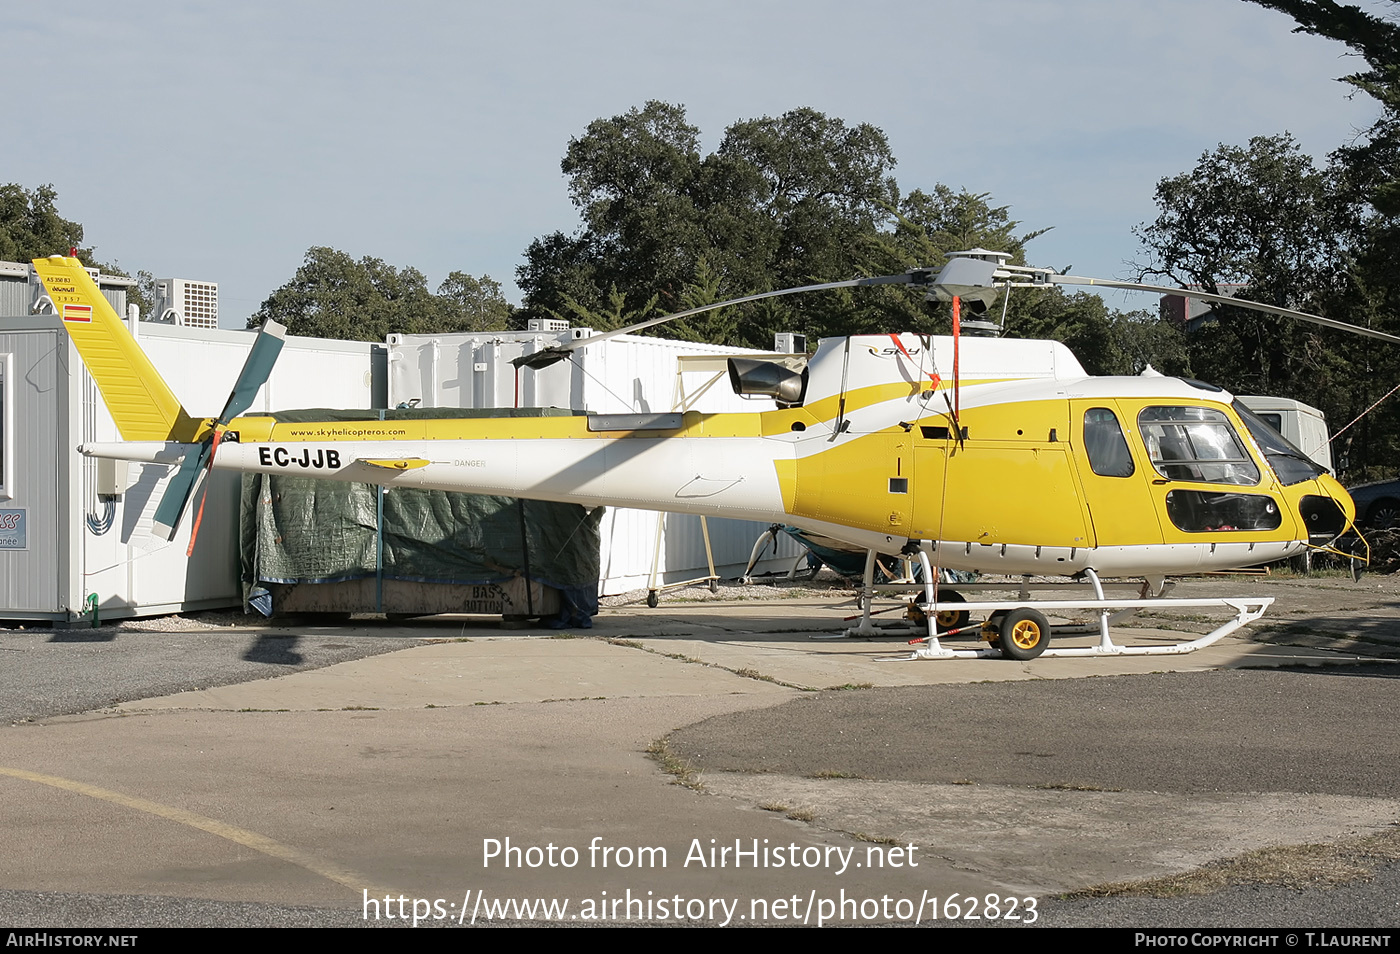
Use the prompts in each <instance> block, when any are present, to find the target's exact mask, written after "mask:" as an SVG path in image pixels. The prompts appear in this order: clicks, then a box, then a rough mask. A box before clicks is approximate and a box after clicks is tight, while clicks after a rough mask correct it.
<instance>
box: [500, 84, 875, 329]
mask: <svg viewBox="0 0 1400 954" xmlns="http://www.w3.org/2000/svg"><path fill="white" fill-rule="evenodd" d="M893 165H894V157H893V156H892V155H891V154H890V151H889V144H888V142H887V141H886V139H885V136H884V134H883V133H882V132H880V130H878V129H876V128H875V127H873V126H870V125H867V124H862V125H859V126H854V127H852V126H848V125H847V124H846V123H844V122H843V121H841V120H839V119H833V118H830V117H826V116H824V115H822V114H821V113H819V112H817V111H815V110H812V109H799V110H793V111H791V112H788V113H785V114H784V115H782V116H780V117H777V118H771V117H766V118H763V119H757V120H748V121H744V122H739V123H735V124H734V125H732V126H730V127H729V129H728V131H727V132H726V134H725V137H724V140H723V142H722V143H721V145H720V147H719V149H717V150H716V151H715V152H714V153H713V154H711V155H709V156H703V157H702V156H701V154H700V150H699V130H697V129H696V128H695V127H694V126H692V125H690V124H689V123H688V122H686V119H685V111H684V108H683V107H680V106H675V105H671V104H667V103H661V102H655V101H653V102H650V103H647V104H646V106H645V107H643V108H641V109H632V110H630V111H629V112H627V113H625V114H623V115H620V116H615V117H613V118H611V119H605V120H604V119H600V120H597V121H595V122H593V123H591V124H589V127H588V129H587V130H586V132H585V133H584V135H583V136H582V137H580V138H578V139H574V140H572V141H571V142H570V143H569V147H568V150H567V153H566V155H565V157H564V160H563V162H562V164H561V168H562V169H563V171H564V173H565V174H566V175H567V176H568V177H569V182H570V185H569V190H570V195H571V197H572V199H573V201H574V204H575V206H576V207H577V208H578V209H579V214H580V219H581V225H580V228H579V229H578V231H576V232H575V233H574V234H573V235H565V234H564V233H562V232H556V233H554V234H552V235H549V236H545V237H544V238H541V239H537V240H536V241H535V242H533V243H531V245H530V247H529V248H528V249H527V250H526V253H525V263H524V264H523V265H522V266H521V267H520V268H519V269H518V270H517V283H518V284H519V285H520V287H521V289H522V290H523V291H524V293H525V307H526V311H527V313H530V314H536V315H575V316H577V315H579V314H581V313H586V314H589V315H605V314H617V313H620V312H619V309H618V307H615V306H614V305H613V304H612V303H611V302H612V299H613V295H614V293H616V294H618V295H621V296H622V299H623V301H624V305H622V306H621V310H622V311H625V312H627V313H629V314H634V315H639V316H643V317H645V316H646V315H645V314H644V313H645V310H646V308H647V307H648V306H649V307H651V308H653V309H655V310H658V311H675V310H679V309H680V308H682V307H683V305H682V302H683V301H685V300H691V301H694V300H696V299H695V295H696V293H697V292H698V291H700V290H703V289H707V290H708V291H706V292H705V294H713V295H715V296H718V297H717V298H716V299H715V300H722V299H724V298H733V297H739V296H742V295H745V294H752V293H755V292H759V291H771V290H775V289H778V288H783V287H789V286H792V285H800V284H809V283H814V282H819V281H830V280H834V279H841V278H850V277H854V276H855V275H859V274H868V269H867V265H868V260H869V258H870V256H871V253H872V251H873V250H874V242H873V239H874V238H875V236H876V234H877V232H878V229H879V227H880V224H881V223H882V222H884V221H887V220H888V218H889V213H888V211H887V210H888V208H889V207H890V206H892V205H893V203H894V202H895V200H896V198H897V194H898V193H897V191H896V187H895V184H894V180H893V178H892V177H891V176H890V175H889V170H890V169H891V168H892V167H893ZM653 299H654V300H655V301H654V302H653ZM838 304H841V303H840V300H839V299H837V298H832V299H827V300H826V302H825V304H824V303H823V301H822V300H820V299H814V300H808V301H801V302H795V303H789V302H782V303H767V304H764V305H762V306H755V307H752V308H748V309H745V310H744V311H743V319H744V320H743V321H742V322H740V321H738V320H736V319H734V318H732V317H731V319H730V325H731V326H732V327H733V329H734V330H733V332H732V334H733V335H734V337H733V338H731V339H730V340H731V343H750V344H755V345H759V346H763V347H768V346H770V345H771V342H772V338H771V335H772V332H773V331H775V330H805V331H808V332H809V333H825V332H827V331H828V330H830V328H831V326H832V323H833V322H834V321H838V320H839V321H844V320H845V316H846V308H845V307H844V305H843V304H842V305H841V307H840V309H839V310H840V312H841V317H839V318H838V317H837V316H836V315H835V314H833V308H835V307H836V306H837V305H838Z"/></svg>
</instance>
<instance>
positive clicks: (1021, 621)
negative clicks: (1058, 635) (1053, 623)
mask: <svg viewBox="0 0 1400 954" xmlns="http://www.w3.org/2000/svg"><path fill="white" fill-rule="evenodd" d="M997 643H998V645H1000V646H1001V653H1002V655H1003V656H1006V657H1007V658H1008V659H1020V660H1027V659H1034V658H1035V657H1037V656H1039V655H1040V654H1041V653H1043V652H1045V649H1046V647H1048V646H1049V645H1050V621H1049V620H1047V619H1046V618H1045V616H1044V614H1042V613H1040V612H1039V611H1037V610H1033V609H1024V608H1023V609H1018V610H1012V611H1011V612H1009V613H1007V614H1006V615H1005V616H1003V617H1002V618H1001V638H1000V639H998V640H997Z"/></svg>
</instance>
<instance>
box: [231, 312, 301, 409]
mask: <svg viewBox="0 0 1400 954" xmlns="http://www.w3.org/2000/svg"><path fill="white" fill-rule="evenodd" d="M286 336H287V329H286V326H284V325H279V324H278V323H277V322H275V321H272V320H268V321H265V322H263V326H262V328H261V329H260V330H259V331H258V337H257V339H256V340H254V341H253V347H252V350H250V351H249V352H248V358H247V360H246V361H244V362H243V370H242V371H240V372H238V379H237V380H236V381H234V384H233V391H232V392H231V393H230V394H229V396H228V402H227V403H226V404H225V405H224V412H223V413H222V414H220V415H219V423H220V424H227V423H228V422H229V421H231V420H233V419H234V418H235V417H237V416H238V415H240V414H242V413H243V412H244V411H246V410H248V408H249V407H250V406H252V403H253V399H254V398H255V397H257V396H258V389H259V388H261V387H262V386H263V384H265V383H266V382H267V379H268V377H269V376H271V374H272V367H273V365H275V364H276V363H277V356H278V355H280V354H281V353H282V345H283V344H284V343H285V341H284V339H285V338H286Z"/></svg>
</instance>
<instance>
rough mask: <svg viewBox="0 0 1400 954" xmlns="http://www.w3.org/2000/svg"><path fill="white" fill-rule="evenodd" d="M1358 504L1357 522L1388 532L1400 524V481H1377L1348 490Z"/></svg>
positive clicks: (1371, 528) (1368, 527)
mask: <svg viewBox="0 0 1400 954" xmlns="http://www.w3.org/2000/svg"><path fill="white" fill-rule="evenodd" d="M1347 493H1349V494H1351V499H1352V500H1353V501H1354V502H1355V503H1356V522H1357V523H1359V524H1360V525H1361V526H1363V527H1366V528H1367V529H1370V530H1386V529H1389V528H1390V527H1393V526H1395V525H1396V524H1397V522H1400V480H1375V481H1372V482H1370V483H1368V484H1357V485H1356V486H1355V487H1349V488H1347Z"/></svg>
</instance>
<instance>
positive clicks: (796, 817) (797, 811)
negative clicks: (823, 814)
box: [786, 808, 817, 822]
mask: <svg viewBox="0 0 1400 954" xmlns="http://www.w3.org/2000/svg"><path fill="white" fill-rule="evenodd" d="M786 817H788V818H790V819H792V820H793V821H800V822H810V821H812V820H813V819H815V818H816V817H817V813H816V812H814V811H812V809H810V808H790V809H788V812H787V816H786Z"/></svg>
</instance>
